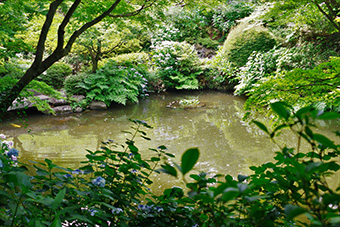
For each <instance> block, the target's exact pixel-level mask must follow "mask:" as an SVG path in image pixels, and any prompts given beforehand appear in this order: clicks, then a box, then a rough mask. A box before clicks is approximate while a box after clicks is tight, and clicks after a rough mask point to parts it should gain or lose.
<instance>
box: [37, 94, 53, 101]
mask: <svg viewBox="0 0 340 227" xmlns="http://www.w3.org/2000/svg"><path fill="white" fill-rule="evenodd" d="M35 97H37V98H39V99H41V100H43V101H45V100H49V99H50V97H48V96H47V95H36V96H35Z"/></svg>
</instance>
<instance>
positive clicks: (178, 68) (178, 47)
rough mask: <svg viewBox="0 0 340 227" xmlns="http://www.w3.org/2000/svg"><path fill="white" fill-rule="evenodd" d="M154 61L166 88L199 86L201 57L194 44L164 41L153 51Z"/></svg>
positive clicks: (195, 87)
mask: <svg viewBox="0 0 340 227" xmlns="http://www.w3.org/2000/svg"><path fill="white" fill-rule="evenodd" d="M152 62H153V63H154V65H155V66H156V67H157V68H156V69H157V75H158V76H159V77H160V78H161V79H162V81H163V83H164V85H165V88H175V89H197V88H198V80H197V74H199V69H198V63H199V59H198V55H197V52H196V50H195V48H194V46H192V45H190V44H188V43H185V42H183V43H179V42H170V41H164V42H162V43H161V44H160V45H159V46H156V47H155V50H154V51H153V52H152Z"/></svg>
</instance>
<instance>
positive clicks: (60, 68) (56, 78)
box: [38, 62, 72, 89]
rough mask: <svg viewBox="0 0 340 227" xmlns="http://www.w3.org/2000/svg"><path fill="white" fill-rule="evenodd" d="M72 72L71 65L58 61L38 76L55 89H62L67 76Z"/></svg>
mask: <svg viewBox="0 0 340 227" xmlns="http://www.w3.org/2000/svg"><path fill="white" fill-rule="evenodd" d="M71 73H72V68H71V66H69V65H68V64H65V63H62V62H58V63H55V64H54V65H52V66H51V67H50V68H48V69H47V70H46V72H45V73H43V74H42V75H40V76H39V77H38V79H39V80H40V81H43V82H45V83H46V84H48V85H50V86H52V87H53V88H55V89H60V88H62V87H63V85H64V81H65V78H66V77H67V76H68V75H70V74H71Z"/></svg>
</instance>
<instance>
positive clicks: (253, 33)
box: [221, 23, 276, 67]
mask: <svg viewBox="0 0 340 227" xmlns="http://www.w3.org/2000/svg"><path fill="white" fill-rule="evenodd" d="M275 44H276V41H275V39H274V38H273V37H272V35H271V34H270V33H269V32H268V30H267V29H266V28H264V27H262V26H250V25H248V24H247V23H241V24H239V25H238V26H236V27H235V28H234V29H233V30H232V31H231V32H230V33H229V35H228V37H227V39H226V41H225V42H224V45H223V48H222V50H221V51H222V53H224V54H225V56H226V57H227V59H228V60H229V61H230V62H232V63H233V64H234V65H235V66H237V67H240V66H243V65H244V64H246V62H247V59H248V57H249V56H250V55H251V54H252V53H253V52H254V51H269V50H270V49H272V48H273V47H274V46H275Z"/></svg>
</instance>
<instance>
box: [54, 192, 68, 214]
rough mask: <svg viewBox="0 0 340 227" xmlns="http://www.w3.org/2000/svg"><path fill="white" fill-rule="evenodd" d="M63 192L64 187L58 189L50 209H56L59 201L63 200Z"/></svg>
mask: <svg viewBox="0 0 340 227" xmlns="http://www.w3.org/2000/svg"><path fill="white" fill-rule="evenodd" d="M65 194H66V188H64V189H63V190H61V191H59V193H58V194H57V196H56V197H55V199H54V201H53V202H52V204H51V208H52V210H56V209H57V208H58V207H59V206H60V204H61V202H62V201H63V199H64V197H65Z"/></svg>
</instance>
